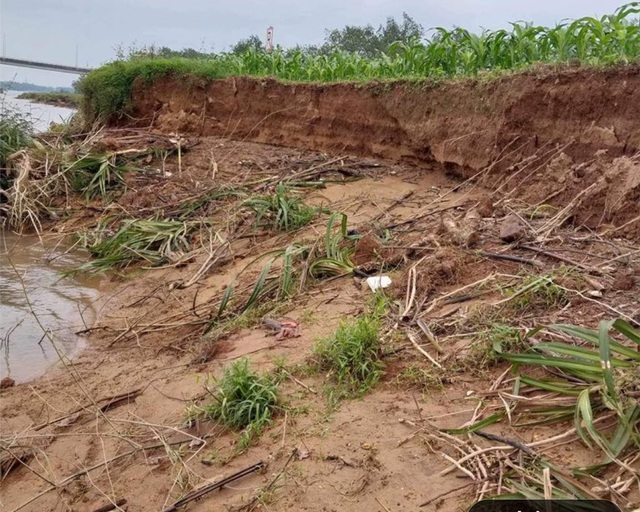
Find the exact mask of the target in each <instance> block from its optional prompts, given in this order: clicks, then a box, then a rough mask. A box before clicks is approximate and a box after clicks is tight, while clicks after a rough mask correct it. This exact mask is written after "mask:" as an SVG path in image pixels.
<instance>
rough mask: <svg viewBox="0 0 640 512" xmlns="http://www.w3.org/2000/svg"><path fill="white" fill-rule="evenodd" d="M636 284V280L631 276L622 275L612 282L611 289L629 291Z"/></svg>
mask: <svg viewBox="0 0 640 512" xmlns="http://www.w3.org/2000/svg"><path fill="white" fill-rule="evenodd" d="M635 284H636V279H635V277H633V276H632V275H631V274H622V275H619V276H618V277H616V278H615V279H614V280H613V285H612V286H613V289H614V290H620V291H628V290H631V289H632V288H633V287H634V285H635Z"/></svg>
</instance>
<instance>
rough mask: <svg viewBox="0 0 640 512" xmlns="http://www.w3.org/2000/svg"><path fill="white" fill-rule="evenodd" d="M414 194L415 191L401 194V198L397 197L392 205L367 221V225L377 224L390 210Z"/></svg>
mask: <svg viewBox="0 0 640 512" xmlns="http://www.w3.org/2000/svg"><path fill="white" fill-rule="evenodd" d="M415 192H416V191H415V190H410V191H409V192H407V193H406V194H403V195H402V196H401V197H399V198H398V199H396V200H395V201H393V203H391V204H390V205H389V206H387V207H386V208H385V209H384V210H382V211H381V212H380V213H379V214H378V215H376V216H375V217H373V218H372V219H371V220H369V223H370V224H375V223H376V222H378V221H379V220H380V219H381V218H382V217H384V216H385V215H386V214H387V213H389V212H390V211H391V210H393V209H394V208H396V207H397V206H399V205H401V204H402V203H403V202H404V201H406V200H407V199H409V198H410V197H411V196H412V195H413V194H415Z"/></svg>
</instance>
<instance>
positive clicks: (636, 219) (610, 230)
mask: <svg viewBox="0 0 640 512" xmlns="http://www.w3.org/2000/svg"><path fill="white" fill-rule="evenodd" d="M639 220H640V215H638V216H637V217H635V218H633V219H631V220H630V221H629V222H625V223H624V224H623V225H622V226H618V227H617V228H609V229H607V230H605V231H604V233H602V234H603V235H608V234H609V233H615V232H616V231H620V230H621V229H624V228H626V227H627V226H630V225H631V224H634V223H636V222H638V221H639Z"/></svg>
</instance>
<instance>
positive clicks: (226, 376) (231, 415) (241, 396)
mask: <svg viewBox="0 0 640 512" xmlns="http://www.w3.org/2000/svg"><path fill="white" fill-rule="evenodd" d="M215 386H216V390H215V391H214V393H213V399H214V401H213V402H212V403H211V404H210V405H208V406H206V407H204V408H203V410H202V413H203V415H204V416H205V417H207V418H209V419H212V420H216V421H220V422H221V423H223V424H224V425H226V426H227V427H229V428H232V429H236V430H242V437H241V441H240V447H241V448H245V447H246V446H248V445H249V444H250V443H251V441H252V440H253V439H254V438H255V436H256V435H259V434H260V432H262V430H263V429H264V428H265V427H266V426H267V425H269V424H270V423H271V420H272V418H273V416H274V415H275V414H276V413H277V412H278V411H279V410H280V401H279V398H278V383H277V381H276V380H275V378H274V377H273V376H272V375H270V374H264V375H259V374H258V373H256V372H254V371H253V370H251V369H250V368H249V361H248V360H247V359H246V358H244V359H239V360H238V361H235V362H233V363H232V364H230V365H229V366H227V367H226V368H225V370H224V372H223V375H222V377H220V379H217V380H215Z"/></svg>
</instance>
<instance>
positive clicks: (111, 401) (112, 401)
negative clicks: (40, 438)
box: [33, 388, 143, 432]
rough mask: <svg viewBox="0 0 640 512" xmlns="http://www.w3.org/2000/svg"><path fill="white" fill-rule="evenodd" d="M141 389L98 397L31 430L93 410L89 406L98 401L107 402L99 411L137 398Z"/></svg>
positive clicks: (95, 404) (40, 428)
mask: <svg viewBox="0 0 640 512" xmlns="http://www.w3.org/2000/svg"><path fill="white" fill-rule="evenodd" d="M142 391H143V390H142V388H139V389H134V390H133V391H127V392H126V393H120V394H119V395H113V396H107V397H104V398H100V399H99V400H96V401H94V402H93V403H91V404H87V405H82V406H80V407H78V408H77V409H75V410H73V411H71V412H70V413H68V414H65V415H64V416H60V417H58V418H56V419H54V420H51V421H47V422H46V423H41V424H40V425H38V426H36V427H34V428H33V430H34V431H36V432H37V431H38V430H42V429H43V428H44V427H47V426H49V425H52V424H53V423H58V422H59V421H62V420H65V419H67V418H69V417H71V416H73V415H74V414H78V413H79V412H83V411H86V412H95V411H92V410H90V409H89V407H91V406H92V405H94V406H97V405H98V404H99V403H100V402H105V401H106V402H107V403H106V404H105V405H103V406H102V407H100V408H99V409H98V410H99V411H100V412H105V411H107V410H108V409H110V408H112V407H113V406H114V405H117V404H119V403H120V402H123V401H124V400H131V399H135V398H137V397H138V396H139V395H140V394H141V393H142Z"/></svg>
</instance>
